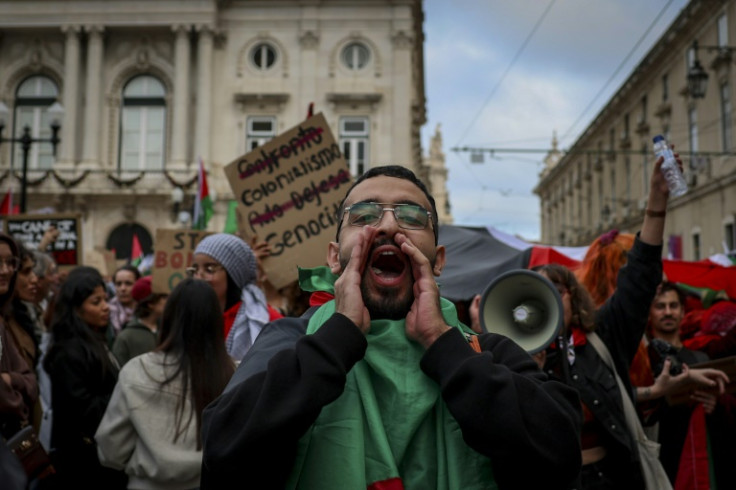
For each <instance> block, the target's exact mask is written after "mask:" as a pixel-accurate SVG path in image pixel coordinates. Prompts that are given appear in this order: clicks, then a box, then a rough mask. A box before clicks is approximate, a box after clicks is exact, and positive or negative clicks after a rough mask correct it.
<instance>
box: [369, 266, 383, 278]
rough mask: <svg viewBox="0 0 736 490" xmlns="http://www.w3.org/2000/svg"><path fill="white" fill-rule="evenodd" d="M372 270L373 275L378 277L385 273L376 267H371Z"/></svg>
mask: <svg viewBox="0 0 736 490" xmlns="http://www.w3.org/2000/svg"><path fill="white" fill-rule="evenodd" d="M371 270H372V271H373V273H374V274H375V275H377V276H380V275H381V274H382V273H383V271H382V270H381V269H378V268H376V267H371Z"/></svg>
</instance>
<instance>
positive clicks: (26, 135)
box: [0, 102, 64, 213]
mask: <svg viewBox="0 0 736 490" xmlns="http://www.w3.org/2000/svg"><path fill="white" fill-rule="evenodd" d="M9 112H10V111H8V108H7V106H6V105H5V104H3V103H2V102H0V144H2V143H4V142H6V141H7V142H9V143H20V148H21V150H22V151H23V174H22V177H21V184H20V185H21V187H20V212H21V213H25V212H26V192H27V189H26V188H27V184H28V153H29V152H30V151H31V145H32V144H33V143H51V144H52V145H53V153H54V156H56V146H57V145H58V144H59V142H61V139H60V138H59V129H61V123H60V121H61V116H62V115H63V114H64V108H63V107H61V104H59V103H58V102H54V103H53V104H52V105H51V107H49V109H48V114H49V116H51V138H34V137H33V136H31V127H30V126H28V125H25V126H24V127H23V134H22V135H21V136H20V137H19V138H3V130H4V129H5V119H6V118H7V116H8V114H9Z"/></svg>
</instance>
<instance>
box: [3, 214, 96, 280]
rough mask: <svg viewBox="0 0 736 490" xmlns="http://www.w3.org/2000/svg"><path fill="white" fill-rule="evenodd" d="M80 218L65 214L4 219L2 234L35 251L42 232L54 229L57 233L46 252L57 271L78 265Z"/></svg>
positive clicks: (80, 238)
mask: <svg viewBox="0 0 736 490" xmlns="http://www.w3.org/2000/svg"><path fill="white" fill-rule="evenodd" d="M80 218H81V216H80V215H79V214H75V213H68V214H15V215H11V216H6V217H5V233H7V234H8V235H10V236H12V237H13V238H14V239H16V240H18V241H21V242H23V243H25V244H29V245H30V246H31V248H38V245H39V243H41V239H42V238H43V234H44V233H45V232H46V229H47V228H48V227H49V226H51V225H54V226H56V229H57V230H59V236H58V237H57V238H56V241H54V242H53V243H52V244H51V246H50V247H49V248H48V250H45V251H47V252H49V253H50V254H51V255H52V256H53V257H54V260H56V264H57V265H58V266H59V267H62V268H64V267H73V266H77V265H82V262H83V261H82V250H83V247H82V224H81V221H80Z"/></svg>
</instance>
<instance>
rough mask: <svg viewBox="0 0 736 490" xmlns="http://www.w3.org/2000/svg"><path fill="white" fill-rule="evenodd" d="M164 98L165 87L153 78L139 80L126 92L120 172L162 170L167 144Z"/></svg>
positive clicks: (124, 89)
mask: <svg viewBox="0 0 736 490" xmlns="http://www.w3.org/2000/svg"><path fill="white" fill-rule="evenodd" d="M165 95H166V90H165V88H164V85H163V84H162V83H161V82H160V81H159V80H158V79H157V78H155V77H152V76H150V75H139V76H136V77H135V78H132V79H131V80H130V81H129V82H128V83H127V84H126V85H125V87H124V88H123V102H122V104H123V106H122V110H121V120H120V160H119V167H120V170H122V171H145V170H163V168H164V157H165V155H164V146H165V145H164V143H165V140H166V125H165V122H166V99H165V97H164V96H165Z"/></svg>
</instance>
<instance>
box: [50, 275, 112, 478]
mask: <svg viewBox="0 0 736 490" xmlns="http://www.w3.org/2000/svg"><path fill="white" fill-rule="evenodd" d="M55 303H56V306H55V310H54V320H53V322H52V325H51V345H50V347H49V351H48V353H47V354H46V356H45V358H44V361H43V367H44V369H45V370H46V372H47V373H48V374H49V376H50V378H51V404H52V410H53V425H52V428H51V447H52V457H53V460H54V466H55V467H56V470H57V476H58V479H59V483H60V488H78V489H79V488H82V489H87V488H89V489H99V488H105V489H116V488H125V484H126V477H125V473H123V472H120V471H115V470H112V469H110V468H106V467H104V466H102V465H101V464H100V462H99V460H98V459H97V448H96V445H95V441H94V434H95V431H96V430H97V426H98V425H99V422H100V420H101V419H102V415H103V414H104V412H105V408H106V407H107V404H108V402H109V400H110V395H111V394H112V391H113V389H114V388H115V382H116V381H117V377H118V370H119V368H118V365H117V362H116V361H115V358H114V357H113V356H112V354H111V353H110V351H109V349H108V347H107V343H106V340H105V332H106V329H107V326H108V322H109V317H110V309H109V307H108V305H107V292H106V290H105V282H104V280H103V279H102V276H101V275H100V273H99V272H98V271H97V269H95V268H93V267H77V268H75V269H74V270H72V271H71V272H70V273H69V275H68V276H67V278H66V280H65V281H64V283H63V284H62V286H61V288H60V290H59V294H58V296H57V297H56V301H55Z"/></svg>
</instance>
